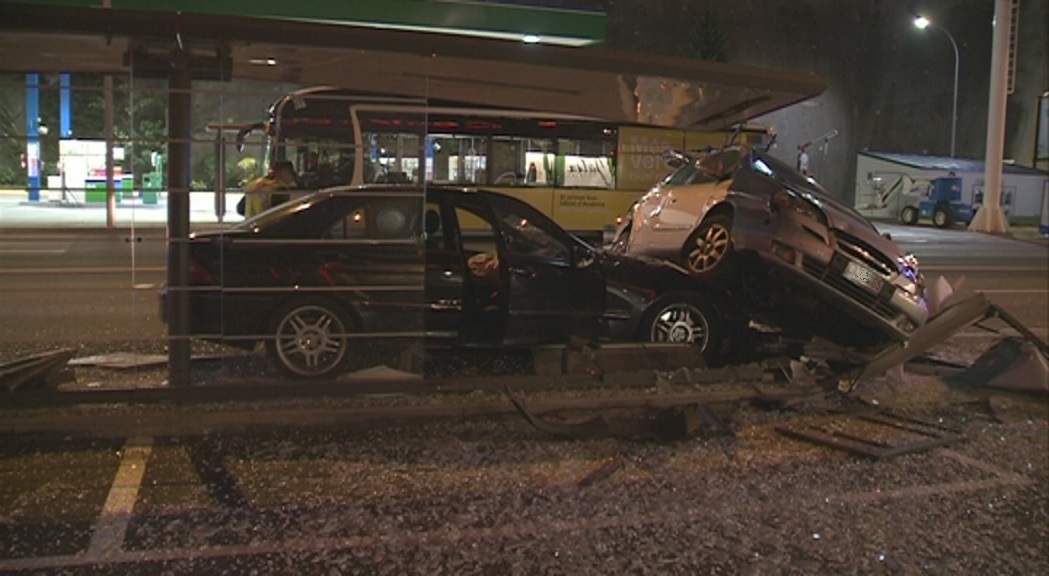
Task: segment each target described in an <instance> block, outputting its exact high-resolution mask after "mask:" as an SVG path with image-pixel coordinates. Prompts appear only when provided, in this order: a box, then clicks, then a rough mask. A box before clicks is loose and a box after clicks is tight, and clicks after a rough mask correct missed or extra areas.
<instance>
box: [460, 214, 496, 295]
mask: <svg viewBox="0 0 1049 576" xmlns="http://www.w3.org/2000/svg"><path fill="white" fill-rule="evenodd" d="M455 219H456V222H458V224H459V236H460V238H461V242H462V247H463V257H464V258H465V259H466V267H467V269H468V270H469V271H470V274H471V275H472V276H473V278H474V280H476V281H477V282H478V285H479V286H481V287H482V288H483V289H486V290H489V291H495V290H497V288H498V285H499V246H498V243H497V242H496V235H495V234H496V233H495V229H494V227H493V226H492V224H491V223H490V222H489V220H488V217H487V216H485V215H484V214H483V213H482V211H481V210H480V209H478V208H476V207H473V206H469V207H468V206H456V207H455Z"/></svg>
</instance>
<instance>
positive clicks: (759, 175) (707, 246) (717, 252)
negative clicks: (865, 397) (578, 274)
mask: <svg viewBox="0 0 1049 576" xmlns="http://www.w3.org/2000/svg"><path fill="white" fill-rule="evenodd" d="M668 156H669V157H668V163H670V164H671V165H672V166H675V167H676V168H677V169H676V170H675V171H674V172H673V173H671V174H670V175H669V176H667V177H666V178H665V179H664V180H663V181H662V182H660V183H659V184H657V185H656V186H655V187H654V188H653V189H652V190H650V191H649V192H648V193H646V194H645V195H644V196H643V197H642V198H641V199H640V200H639V201H638V202H637V203H636V204H635V205H634V206H633V207H632V208H631V210H630V212H629V213H628V215H627V217H626V218H624V221H623V223H622V225H621V226H620V227H619V229H618V230H617V232H616V236H615V237H614V239H613V241H612V244H611V245H610V247H609V248H608V249H609V250H610V251H612V252H621V253H624V254H629V255H645V256H651V257H657V258H663V259H666V260H670V261H673V262H676V263H678V264H679V265H681V266H682V267H684V268H686V269H687V270H689V271H690V272H691V273H692V274H693V275H696V276H699V277H705V278H708V279H710V280H711V281H712V282H720V283H723V284H724V286H725V289H726V290H728V291H730V292H733V293H735V294H737V295H738V296H739V300H740V302H741V304H742V305H744V306H746V307H747V308H748V312H750V313H752V314H753V315H754V316H756V317H758V318H760V319H762V320H764V321H769V322H772V323H774V324H776V325H779V326H780V327H781V328H784V329H792V330H793V329H796V330H797V331H799V332H805V333H806V335H820V336H824V337H827V338H829V339H831V340H832V341H837V342H839V343H841V344H845V345H857V346H865V345H873V344H878V343H884V342H886V341H902V340H906V339H907V338H908V337H909V335H910V333H911V332H913V331H914V330H915V329H916V328H918V327H919V326H921V325H922V324H924V323H925V321H926V319H927V317H928V309H927V306H926V302H925V295H924V287H923V279H922V275H921V272H920V271H919V269H918V261H917V259H916V258H915V257H914V256H913V255H912V254H909V253H905V252H904V251H902V250H901V249H900V248H899V246H897V245H896V244H895V243H894V242H892V240H890V239H889V238H888V237H886V236H882V235H881V234H879V233H878V231H877V229H875V227H874V226H873V225H872V224H871V223H870V221H868V220H867V219H866V218H864V217H863V216H862V215H860V214H859V213H858V212H856V211H855V210H853V209H852V208H850V207H848V206H846V205H844V204H842V203H841V202H839V201H837V200H836V199H834V198H833V197H832V196H831V195H830V194H828V193H827V192H826V191H825V190H824V189H823V188H822V187H820V185H819V184H817V183H816V182H815V181H813V180H812V179H810V178H806V177H805V176H802V175H801V174H799V173H798V172H797V171H795V170H794V169H793V168H791V167H790V166H788V165H787V164H785V163H783V162H781V161H779V160H777V159H776V158H774V157H772V156H771V155H770V154H769V153H768V151H767V150H763V149H760V148H756V147H752V146H729V147H726V148H723V149H718V150H712V151H709V152H707V153H703V154H699V155H697V156H690V155H686V154H682V153H679V152H672V153H669V154H668Z"/></svg>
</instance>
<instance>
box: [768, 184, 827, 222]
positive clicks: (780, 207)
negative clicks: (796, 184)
mask: <svg viewBox="0 0 1049 576" xmlns="http://www.w3.org/2000/svg"><path fill="white" fill-rule="evenodd" d="M769 210H771V211H772V212H775V213H782V214H798V215H800V216H803V217H805V218H808V219H810V220H815V221H816V222H819V223H821V224H826V217H825V216H824V215H823V211H822V210H820V209H819V208H817V207H816V206H815V205H814V204H813V203H812V202H810V201H808V200H806V199H804V198H801V197H799V196H798V195H797V194H794V193H793V192H791V191H789V190H777V191H776V192H775V193H774V194H773V195H772V197H771V198H769Z"/></svg>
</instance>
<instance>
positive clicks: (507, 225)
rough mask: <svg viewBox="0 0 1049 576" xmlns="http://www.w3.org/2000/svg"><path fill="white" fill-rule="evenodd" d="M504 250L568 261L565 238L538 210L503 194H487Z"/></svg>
mask: <svg viewBox="0 0 1049 576" xmlns="http://www.w3.org/2000/svg"><path fill="white" fill-rule="evenodd" d="M490 200H491V205H492V209H493V211H494V212H495V215H496V218H498V221H499V227H500V231H501V233H502V237H503V242H504V243H505V244H506V249H507V251H508V252H510V253H511V254H517V255H520V256H527V257H530V258H538V259H542V260H545V261H548V262H559V263H564V264H571V262H572V256H571V250H570V249H569V244H568V238H567V235H566V234H564V232H562V231H560V229H559V227H558V226H557V225H556V224H554V223H553V222H551V221H550V220H549V219H548V218H546V217H545V216H544V215H543V214H542V213H540V212H539V211H538V210H536V209H534V208H532V207H531V206H529V205H527V204H524V203H522V202H519V201H516V200H513V199H510V198H506V197H503V196H492V197H490Z"/></svg>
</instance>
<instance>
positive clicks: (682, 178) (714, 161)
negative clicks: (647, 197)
mask: <svg viewBox="0 0 1049 576" xmlns="http://www.w3.org/2000/svg"><path fill="white" fill-rule="evenodd" d="M741 156H742V152H741V151H740V149H739V148H726V149H724V150H716V151H713V152H709V153H704V154H701V155H700V156H697V157H696V158H694V159H690V161H688V162H686V163H685V164H683V165H682V166H681V167H680V168H678V169H677V170H675V171H674V172H672V173H671V174H670V176H668V177H667V178H666V179H665V180H663V183H664V184H668V185H671V186H681V185H686V184H702V183H704V182H720V181H721V180H723V179H725V178H726V177H727V176H728V175H730V174H732V172H734V171H735V170H736V167H737V166H738V165H739V159H740V157H741Z"/></svg>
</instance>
